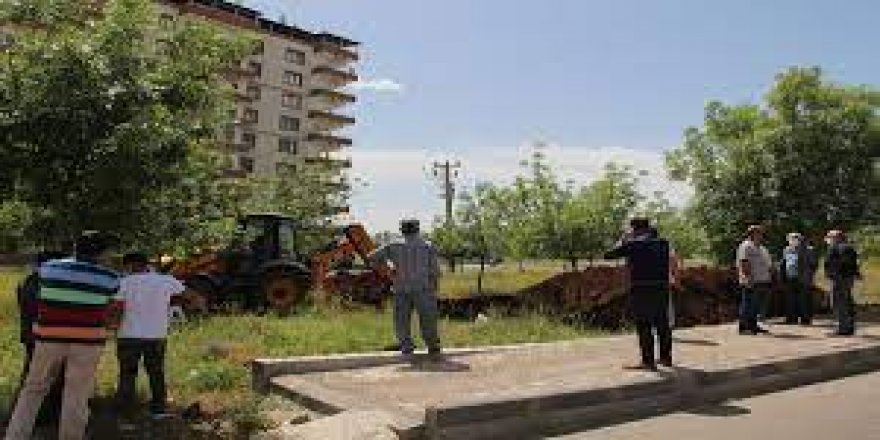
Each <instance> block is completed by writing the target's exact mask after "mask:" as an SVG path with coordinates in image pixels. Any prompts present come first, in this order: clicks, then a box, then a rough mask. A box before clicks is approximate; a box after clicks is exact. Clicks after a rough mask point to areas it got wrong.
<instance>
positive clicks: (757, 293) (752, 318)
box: [739, 284, 769, 330]
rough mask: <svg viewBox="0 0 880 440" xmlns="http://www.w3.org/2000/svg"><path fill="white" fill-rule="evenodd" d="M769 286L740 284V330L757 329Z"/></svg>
mask: <svg viewBox="0 0 880 440" xmlns="http://www.w3.org/2000/svg"><path fill="white" fill-rule="evenodd" d="M768 287H769V286H768V285H766V284H756V285H754V286H740V298H741V301H740V303H739V329H740V330H757V329H758V314H759V313H760V312H761V307H762V304H763V303H764V295H765V293H766V291H767V288H768Z"/></svg>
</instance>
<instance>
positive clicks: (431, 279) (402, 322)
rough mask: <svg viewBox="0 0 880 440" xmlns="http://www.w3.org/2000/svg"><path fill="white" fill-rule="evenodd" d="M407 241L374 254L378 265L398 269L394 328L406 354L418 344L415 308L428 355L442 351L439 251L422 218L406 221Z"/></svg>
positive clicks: (402, 225)
mask: <svg viewBox="0 0 880 440" xmlns="http://www.w3.org/2000/svg"><path fill="white" fill-rule="evenodd" d="M400 232H401V233H402V234H403V241H397V242H394V243H390V244H387V245H385V246H382V247H381V248H379V249H378V250H376V251H374V252H373V254H372V255H370V259H371V260H372V261H373V262H374V263H375V264H388V263H389V262H390V263H391V265H392V266H393V269H394V286H393V290H394V331H395V333H396V334H397V341H398V343H399V344H400V351H401V352H402V353H403V355H404V356H407V357H410V356H412V354H413V352H414V350H415V344H414V343H413V339H412V336H411V331H412V328H411V319H412V311H413V308H415V309H416V311H417V312H418V314H419V329H420V330H421V332H422V339H424V341H425V345H427V346H428V354H429V355H430V356H431V357H432V358H434V359H436V358H439V357H440V356H441V354H440V337H439V335H438V331H437V318H438V311H437V282H438V278H439V276H440V269H439V263H438V259H437V250H436V249H435V248H434V245H432V244H431V243H429V242H428V241H425V239H424V238H422V236H421V234H420V233H419V221H418V220H414V219H407V220H402V221H401V222H400Z"/></svg>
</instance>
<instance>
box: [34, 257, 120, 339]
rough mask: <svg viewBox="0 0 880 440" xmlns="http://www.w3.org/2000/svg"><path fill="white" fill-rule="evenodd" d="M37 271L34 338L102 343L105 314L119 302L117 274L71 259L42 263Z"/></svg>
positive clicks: (118, 305) (118, 306) (112, 310)
mask: <svg viewBox="0 0 880 440" xmlns="http://www.w3.org/2000/svg"><path fill="white" fill-rule="evenodd" d="M39 274H40V294H39V299H38V303H37V304H38V305H37V322H36V323H35V324H34V336H35V338H36V340H38V341H47V342H76V343H85V344H102V343H104V341H105V340H106V339H107V333H108V332H107V324H108V317H110V316H111V313H113V312H114V311H115V309H120V308H121V306H122V302H121V298H122V297H121V296H120V294H119V274H117V273H116V272H114V271H112V270H110V269H106V268H103V267H100V266H97V265H95V264H91V263H87V262H84V261H77V260H74V259H64V260H54V261H49V262H47V263H44V264H43V265H42V266H40V269H39Z"/></svg>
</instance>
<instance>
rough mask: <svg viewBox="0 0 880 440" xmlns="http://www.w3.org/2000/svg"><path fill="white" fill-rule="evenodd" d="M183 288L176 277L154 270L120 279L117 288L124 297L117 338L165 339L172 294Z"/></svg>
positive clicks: (181, 290) (179, 291) (179, 292)
mask: <svg viewBox="0 0 880 440" xmlns="http://www.w3.org/2000/svg"><path fill="white" fill-rule="evenodd" d="M184 290H186V287H185V286H184V285H183V283H181V282H180V281H178V280H177V279H176V278H174V277H172V276H170V275H164V274H160V273H156V272H145V273H136V274H131V275H128V276H126V277H124V278H122V281H121V282H120V284H119V291H120V293H121V294H122V296H123V298H124V300H125V313H124V314H123V317H122V326H121V327H120V328H119V337H120V338H139V339H164V338H165V337H166V336H167V335H168V312H169V307H170V305H171V297H172V296H174V295H180V294H181V293H183V291H184Z"/></svg>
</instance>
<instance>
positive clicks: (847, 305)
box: [825, 230, 862, 336]
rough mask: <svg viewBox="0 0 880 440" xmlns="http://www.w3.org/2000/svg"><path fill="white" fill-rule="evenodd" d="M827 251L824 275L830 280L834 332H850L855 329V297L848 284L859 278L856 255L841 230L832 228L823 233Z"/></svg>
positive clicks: (849, 334)
mask: <svg viewBox="0 0 880 440" xmlns="http://www.w3.org/2000/svg"><path fill="white" fill-rule="evenodd" d="M825 240H826V241H827V242H828V255H827V257H826V258H825V275H826V276H827V277H828V279H829V280H830V281H831V306H832V308H833V309H834V315H835V316H836V317H837V331H836V332H835V333H834V335H835V336H852V335H854V334H855V332H856V322H855V321H856V316H855V314H856V312H855V301H854V300H853V295H852V288H853V284H854V283H855V280H857V279H861V277H862V275H861V272H860V270H859V255H858V253H857V252H856V250H855V248H854V247H853V246H852V245H851V244H849V242H847V239H846V235H845V234H844V233H843V231H839V230H833V231H830V232H828V235H827V236H826V237H825Z"/></svg>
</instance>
